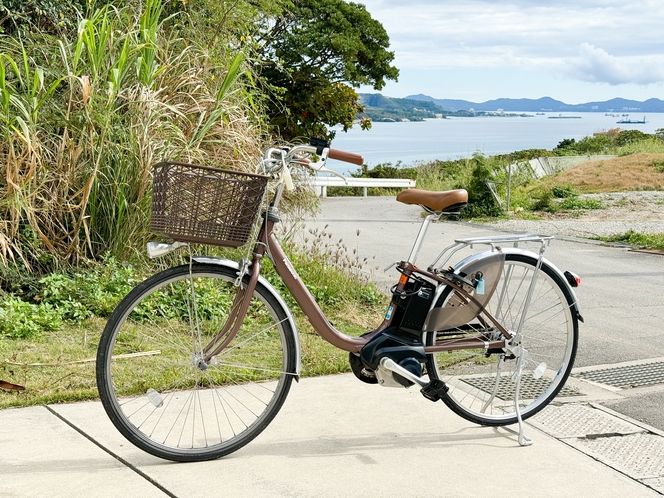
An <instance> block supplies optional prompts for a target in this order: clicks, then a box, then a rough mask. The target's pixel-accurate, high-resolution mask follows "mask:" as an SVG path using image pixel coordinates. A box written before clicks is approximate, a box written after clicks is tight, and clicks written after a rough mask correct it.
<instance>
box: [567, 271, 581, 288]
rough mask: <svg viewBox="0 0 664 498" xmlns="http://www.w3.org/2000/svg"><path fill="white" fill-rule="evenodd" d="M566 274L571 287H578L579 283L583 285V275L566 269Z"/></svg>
mask: <svg viewBox="0 0 664 498" xmlns="http://www.w3.org/2000/svg"><path fill="white" fill-rule="evenodd" d="M564 275H565V278H566V279H567V282H568V283H569V285H570V286H571V287H578V286H579V285H581V277H579V276H578V275H577V274H576V273H572V272H571V271H566V272H565V273H564Z"/></svg>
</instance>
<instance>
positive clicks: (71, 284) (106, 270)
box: [0, 233, 387, 408]
mask: <svg viewBox="0 0 664 498" xmlns="http://www.w3.org/2000/svg"><path fill="white" fill-rule="evenodd" d="M312 236H313V235H312ZM323 238H325V239H326V240H329V238H328V237H327V235H325V237H323V235H322V233H319V234H318V236H317V237H316V240H318V241H319V244H315V245H314V246H313V247H314V248H310V249H309V251H310V253H309V254H311V251H318V250H321V251H323V250H325V251H327V252H328V253H329V258H322V257H319V258H317V259H316V260H311V259H309V256H308V255H306V254H301V253H296V252H294V251H293V250H292V248H288V252H289V253H290V256H291V260H292V262H293V265H294V266H295V268H296V269H297V271H298V273H300V276H301V277H302V278H303V280H304V281H305V282H307V283H308V285H309V288H310V289H311V291H312V293H313V294H314V295H315V296H316V298H317V300H318V302H319V304H320V306H321V308H322V309H323V311H324V312H325V313H326V314H327V315H328V316H329V317H330V319H331V320H332V321H333V322H334V324H335V326H336V327H337V328H338V329H339V330H342V331H344V333H346V334H348V335H356V336H359V335H361V334H363V333H364V332H366V331H368V330H371V329H373V328H375V327H376V326H377V325H378V324H379V323H380V322H381V321H382V316H383V314H384V312H385V308H386V305H387V298H386V297H385V296H383V295H382V294H380V293H379V292H378V291H377V290H376V289H375V288H374V287H373V286H372V285H371V284H368V283H367V282H366V281H363V280H362V278H361V277H360V276H359V272H360V264H361V263H362V261H357V259H353V256H352V250H348V249H347V248H346V246H344V245H343V244H342V243H336V242H335V243H334V244H332V246H334V247H336V249H335V250H331V248H330V245H328V247H325V245H323ZM238 254H239V252H238V251H224V255H225V256H227V257H231V258H233V257H235V258H236V259H237V256H238ZM163 259H164V260H165V261H164V262H163V263H162V264H160V265H159V266H163V265H167V264H174V263H178V262H179V261H178V260H177V258H176V257H170V258H169V257H167V258H163ZM169 259H170V261H169ZM263 268H264V271H263V272H262V274H263V276H265V277H266V278H267V279H268V280H269V281H271V282H272V283H273V285H275V286H276V287H277V289H279V290H280V292H281V293H282V295H283V296H284V298H285V299H286V301H287V302H288V304H289V307H290V308H291V311H292V312H293V314H294V317H295V321H296V324H297V327H298V330H299V333H300V341H301V347H302V375H304V376H313V375H327V374H334V373H341V372H348V371H350V367H349V364H348V353H346V352H344V351H341V350H338V349H337V348H334V347H333V346H331V345H330V344H328V343H327V342H325V341H324V340H323V339H321V338H320V337H319V336H318V335H317V334H316V333H315V331H314V330H313V328H312V327H311V325H310V323H309V321H308V319H307V318H306V317H305V316H304V315H303V313H302V312H301V311H300V310H299V308H298V307H297V305H296V304H295V302H294V299H293V298H292V296H291V295H290V294H289V293H288V292H287V291H286V290H285V289H284V288H283V284H282V283H281V281H280V280H279V279H278V277H277V275H276V273H275V271H274V269H273V268H272V267H271V265H270V264H269V263H265V264H264V267H263ZM156 269H157V268H155V267H146V266H140V265H128V264H124V263H118V262H117V261H116V260H114V259H112V258H111V259H108V260H106V262H105V263H104V264H103V265H99V266H93V267H92V268H91V269H88V270H87V271H85V272H83V271H82V270H80V271H79V272H78V273H76V274H73V275H71V276H65V275H55V276H52V277H51V278H49V279H48V280H47V282H46V284H44V286H43V287H42V289H41V290H40V291H39V292H38V293H37V294H36V295H37V296H39V298H40V300H41V301H42V302H43V301H48V305H49V311H50V313H47V315H46V316H47V318H49V319H50V320H55V319H57V320H59V324H58V326H56V327H52V329H51V330H48V329H47V327H44V326H40V323H41V322H38V326H37V327H36V328H34V327H33V328H31V329H30V330H28V331H26V332H25V333H21V334H18V333H15V334H12V335H11V337H10V334H9V333H8V332H7V330H13V329H7V330H4V331H0V379H1V380H4V381H7V382H11V383H12V384H17V385H20V386H24V387H25V388H26V389H25V391H12V390H3V389H0V408H7V407H17V406H29V405H37V404H44V403H64V402H72V401H80V400H86V399H95V398H96V397H97V390H96V382H95V361H94V360H95V356H96V349H97V344H98V342H99V337H100V336H101V332H102V330H103V327H104V325H105V322H106V319H105V318H104V317H101V316H99V314H103V315H107V314H108V313H110V311H111V310H112V309H113V307H114V306H115V304H116V303H117V302H118V301H119V299H120V298H121V297H123V295H124V294H125V293H126V292H127V290H128V288H127V287H125V286H122V285H119V283H120V281H121V280H122V279H125V281H126V280H129V281H131V282H133V283H137V282H139V281H141V280H142V278H144V276H145V275H147V274H150V273H152V272H154V271H156ZM94 288H96V289H97V292H94V291H93V289H94ZM45 289H49V291H48V292H44V290H45ZM49 292H50V294H49ZM47 294H48V295H47ZM55 294H57V296H56V295H55ZM16 301H17V302H20V303H22V304H23V305H25V306H22V307H20V308H19V309H18V311H17V313H18V312H21V313H22V316H25V317H28V318H31V319H32V320H33V321H34V319H35V316H34V315H30V313H31V312H32V311H35V310H34V309H33V308H31V307H29V306H28V305H29V303H27V302H25V301H21V300H18V299H16ZM218 303H220V300H219V299H218V296H217V297H216V298H215V299H214V302H213V303H212V304H211V306H213V308H212V309H213V310H214V309H216V306H217V304H218ZM26 306H28V307H26ZM59 308H60V309H61V310H62V309H64V310H68V313H69V314H66V313H63V312H62V311H61V310H58V309H59ZM56 310H58V311H56ZM72 310H78V311H81V310H84V311H85V312H84V313H79V314H78V315H73V314H71V311H72ZM93 310H94V313H93ZM39 316H41V315H39ZM54 317H55V318H54ZM1 323H2V321H1V316H0V324H1ZM21 330H22V329H21Z"/></svg>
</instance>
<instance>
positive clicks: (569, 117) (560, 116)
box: [549, 114, 581, 119]
mask: <svg viewBox="0 0 664 498" xmlns="http://www.w3.org/2000/svg"><path fill="white" fill-rule="evenodd" d="M549 119H581V116H563V115H562V114H558V115H557V116H549Z"/></svg>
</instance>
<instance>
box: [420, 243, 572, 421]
mask: <svg viewBox="0 0 664 498" xmlns="http://www.w3.org/2000/svg"><path fill="white" fill-rule="evenodd" d="M536 265H537V258H533V257H531V256H527V255H523V254H507V255H506V260H505V264H504V266H503V270H502V274H501V276H500V279H499V281H498V285H497V287H496V290H495V292H494V293H493V295H492V296H491V299H490V300H489V302H488V303H487V305H486V309H487V311H489V313H491V315H493V316H494V317H495V318H497V319H498V321H499V323H501V324H502V325H503V326H504V327H505V328H506V329H508V330H512V331H515V330H517V327H518V325H519V323H521V320H523V325H522V328H521V335H522V345H523V347H524V348H525V349H526V350H527V352H528V356H527V359H526V360H525V362H524V366H523V371H522V376H521V386H520V391H519V401H520V402H519V411H520V412H521V416H522V418H523V419H526V418H528V417H530V416H532V415H534V414H536V413H537V412H538V411H540V410H541V409H542V408H544V407H545V406H546V405H547V404H548V403H549V402H550V401H551V400H552V399H553V398H554V397H555V396H556V395H557V394H558V393H559V392H560V390H561V389H562V388H563V386H564V384H565V381H566V380H567V377H568V376H569V373H570V371H571V369H572V365H573V363H574V357H575V356H576V349H577V342H578V319H577V315H576V311H575V309H574V305H575V303H574V297H573V295H572V293H571V292H570V290H569V288H568V287H567V285H566V284H565V282H564V281H563V280H562V278H561V276H560V274H559V273H558V272H556V271H555V270H554V269H553V268H551V267H550V266H548V265H547V264H542V267H541V269H540V270H539V271H538V272H537V279H536V282H535V287H534V290H533V294H532V297H531V300H530V305H529V307H528V309H527V310H524V307H525V306H524V305H525V302H526V297H527V295H528V292H529V289H530V284H531V281H532V277H533V274H534V273H535V272H536ZM453 295H454V294H453V292H451V289H450V290H447V289H446V291H444V292H443V295H442V296H441V300H440V303H441V305H442V306H446V305H449V306H452V305H454V298H453ZM487 323H488V322H487V321H486V320H485V321H483V320H482V317H481V316H480V318H479V320H476V321H475V322H474V323H471V324H468V325H466V326H464V327H459V328H458V329H449V330H442V331H439V332H436V333H435V336H436V338H435V339H434V337H433V336H434V333H431V334H429V336H430V337H428V338H427V341H428V343H429V344H433V341H434V340H436V339H437V340H442V339H448V340H453V338H454V337H462V336H467V335H469V334H470V335H472V334H475V335H478V336H483V337H487V336H490V337H492V338H498V333H497V331H495V330H493V331H492V330H491V327H490V326H487ZM516 367H517V360H516V359H515V358H514V356H513V355H510V354H508V353H507V352H504V351H485V350H484V349H476V350H464V351H456V352H451V353H447V352H445V353H435V354H429V355H428V359H427V369H428V372H429V376H430V377H431V378H434V379H440V380H442V381H444V382H445V384H446V385H447V387H448V388H449V390H448V391H447V393H446V394H445V395H444V396H443V397H442V400H443V401H444V402H445V404H446V405H447V406H448V407H450V408H451V409H452V410H453V411H454V412H455V413H456V414H458V415H460V416H461V417H463V418H465V419H467V420H470V421H471V422H475V423H478V424H481V425H492V426H500V425H509V424H513V423H515V422H516V421H517V416H516V411H515V403H514V399H515V391H516V383H515V377H514V374H515V372H516Z"/></svg>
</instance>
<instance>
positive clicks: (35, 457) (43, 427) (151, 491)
mask: <svg viewBox="0 0 664 498" xmlns="http://www.w3.org/2000/svg"><path fill="white" fill-rule="evenodd" d="M83 406H84V405H72V407H74V409H75V410H76V409H81V410H82V409H83ZM79 407H80V408H79ZM0 496H2V497H3V498H24V497H25V498H35V497H42V496H44V497H45V496H48V497H63V498H71V497H76V496H81V497H83V496H84V497H86V498H88V497H90V498H92V497H99V498H107V497H119V498H127V497H130V496H141V497H146V498H149V497H163V496H167V495H165V494H164V493H163V492H162V491H160V490H158V489H157V488H155V487H154V485H152V484H150V483H149V482H148V481H146V480H145V479H144V478H143V477H141V476H139V475H137V474H136V473H135V472H134V471H132V470H131V469H129V468H128V467H127V466H126V465H123V464H122V463H121V462H119V461H118V460H117V459H115V458H114V457H112V456H111V455H109V454H108V453H106V452H105V451H104V450H102V449H100V448H99V447H97V446H96V445H94V444H93V443H91V442H90V441H89V440H88V439H86V438H85V437H84V436H82V435H81V434H79V433H78V432H77V431H76V430H74V429H73V428H71V427H70V426H69V425H67V424H66V423H64V422H63V421H62V420H60V419H59V418H57V417H56V416H54V415H53V413H51V412H50V411H49V410H48V409H47V408H46V407H43V406H37V407H31V408H21V409H7V410H0Z"/></svg>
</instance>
